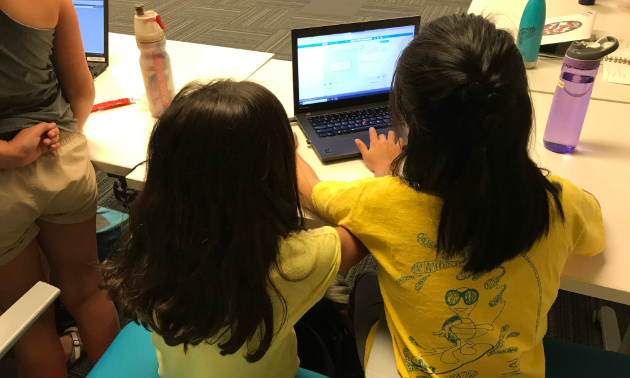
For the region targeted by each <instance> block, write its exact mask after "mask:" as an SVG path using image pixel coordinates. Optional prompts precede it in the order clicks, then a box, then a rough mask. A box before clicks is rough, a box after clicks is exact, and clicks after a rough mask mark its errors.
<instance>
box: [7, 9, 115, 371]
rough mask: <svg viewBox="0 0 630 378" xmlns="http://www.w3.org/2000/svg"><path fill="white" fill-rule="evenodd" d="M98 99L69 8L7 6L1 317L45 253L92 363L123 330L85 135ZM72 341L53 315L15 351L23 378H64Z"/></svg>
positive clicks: (40, 277) (33, 279) (37, 276)
mask: <svg viewBox="0 0 630 378" xmlns="http://www.w3.org/2000/svg"><path fill="white" fill-rule="evenodd" d="M93 101H94V84H93V82H92V78H91V75H90V72H89V70H88V68H87V64H86V61H85V55H84V52H83V45H82V42H81V33H80V30H79V23H78V20H77V15H76V12H75V9H74V5H73V3H72V1H70V0H19V1H18V0H0V311H5V310H7V309H8V308H9V307H10V306H11V305H12V304H13V303H14V302H15V301H17V300H18V299H19V298H20V297H21V296H22V295H23V294H24V293H26V292H27V291H28V290H29V289H30V288H31V287H32V286H33V285H34V284H35V283H37V282H38V281H45V280H46V277H45V274H44V272H43V269H42V262H41V259H40V252H39V251H40V248H41V250H42V251H43V253H44V255H45V256H46V260H47V261H48V264H49V266H50V271H51V276H52V277H53V279H54V282H55V284H56V285H57V286H58V287H59V288H60V290H61V301H62V302H63V304H64V305H65V306H66V307H67V308H68V310H69V311H70V313H71V314H72V316H73V317H74V318H75V319H76V321H77V325H78V328H79V330H80V333H81V339H82V346H83V347H84V348H85V350H86V351H87V353H88V356H89V357H90V359H91V360H92V362H94V363H95V362H96V361H98V359H99V358H100V357H101V355H102V354H103V353H104V352H105V350H106V349H107V347H108V346H109V344H110V343H111V341H112V340H113V339H114V337H115V336H116V334H117V332H118V330H119V324H118V316H117V314H116V310H115V308H114V306H113V303H112V302H111V301H110V300H108V299H107V295H106V293H105V292H104V291H102V290H100V289H99V285H100V284H101V281H102V278H101V273H100V268H99V265H98V259H97V250H96V234H95V230H96V223H95V216H96V197H97V193H96V181H95V175H94V169H93V168H92V165H91V163H90V160H89V159H88V154H87V142H86V139H85V136H84V135H83V134H82V133H81V131H82V130H83V125H84V124H85V121H86V120H87V117H88V115H89V114H90V109H91V106H92V103H93ZM71 336H72V337H74V338H77V337H78V336H77V335H76V334H74V333H73V334H72V335H71ZM71 336H70V335H68V336H65V337H62V339H61V342H60V339H59V337H58V335H57V333H56V330H55V322H54V312H53V309H52V308H49V309H48V310H46V312H45V313H44V314H43V315H42V316H41V317H40V318H39V319H38V320H37V321H36V322H35V323H34V324H33V325H32V326H31V328H30V329H29V330H28V331H27V332H26V333H25V334H24V335H23V336H22V337H21V338H20V340H19V341H18V342H17V343H16V344H15V346H14V351H15V358H16V361H17V364H18V372H19V375H20V377H21V378H24V377H38V378H40V377H54V378H56V377H66V376H67V371H66V359H67V358H66V357H67V355H68V354H70V355H73V356H75V357H76V353H77V352H78V350H76V348H73V347H72V346H71V344H72V339H71ZM62 344H63V345H62ZM64 347H65V353H66V356H64Z"/></svg>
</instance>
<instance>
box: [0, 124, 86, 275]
mask: <svg viewBox="0 0 630 378" xmlns="http://www.w3.org/2000/svg"><path fill="white" fill-rule="evenodd" d="M59 142H60V143H61V148H59V149H58V150H57V151H54V152H48V153H45V154H43V155H42V156H40V157H39V158H38V159H37V160H35V161H34V162H33V163H31V164H29V165H27V166H26V167H22V168H17V169H0V266H1V265H4V264H6V263H8V262H9V261H11V260H12V259H13V258H15V257H16V256H17V255H18V254H20V252H22V251H23V250H24V249H25V248H26V246H28V244H29V243H30V242H31V241H32V240H33V239H34V238H35V237H36V236H37V234H38V232H39V227H38V226H37V224H35V221H36V220H37V219H41V220H43V221H46V222H50V223H55V224H75V223H81V222H84V221H86V220H89V219H90V218H92V217H93V216H95V215H96V199H97V188H96V175H95V173H94V167H92V163H91V162H90V160H89V158H88V149H87V140H86V139H85V135H83V134H80V133H71V132H68V131H64V130H60V133H59Z"/></svg>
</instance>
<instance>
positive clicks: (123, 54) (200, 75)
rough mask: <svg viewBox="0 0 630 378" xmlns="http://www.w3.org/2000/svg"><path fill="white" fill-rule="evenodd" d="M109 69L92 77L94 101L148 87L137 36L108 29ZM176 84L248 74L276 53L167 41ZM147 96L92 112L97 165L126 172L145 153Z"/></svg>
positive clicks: (90, 135) (89, 129) (88, 128)
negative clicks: (128, 103) (142, 69)
mask: <svg viewBox="0 0 630 378" xmlns="http://www.w3.org/2000/svg"><path fill="white" fill-rule="evenodd" d="M109 49H110V50H109V57H110V64H109V67H108V69H107V70H106V71H105V72H104V73H102V74H101V75H100V76H99V77H97V78H96V80H95V81H94V86H95V88H96V99H95V103H100V102H105V101H111V100H116V99H119V98H124V97H139V96H142V95H143V93H144V84H143V81H142V76H141V74H140V66H139V64H138V58H139V56H140V53H139V50H138V47H137V46H136V40H135V38H134V36H130V35H122V34H115V33H110V34H109ZM166 49H167V51H168V53H169V55H170V57H171V63H172V66H173V79H174V81H175V88H176V90H179V89H180V88H181V87H182V86H183V85H184V84H186V83H187V82H189V81H191V80H196V79H200V80H210V79H215V78H233V79H235V80H243V79H246V78H248V77H249V76H250V75H251V74H252V73H254V72H255V71H256V70H257V69H258V68H260V67H261V66H262V65H264V64H265V63H266V62H267V61H269V59H271V57H272V56H273V54H270V53H262V52H256V51H247V50H239V49H231V48H227V47H217V46H208V45H201V44H194V43H186V42H178V41H168V42H167V44H166ZM154 122H155V119H153V118H152V117H151V116H150V114H149V111H148V106H147V104H146V100H145V101H143V102H141V103H139V104H135V105H130V106H125V107H122V108H118V109H112V110H106V111H103V112H98V113H94V114H92V115H91V116H90V118H89V119H88V121H87V123H86V125H85V135H86V136H87V140H88V144H89V148H90V159H91V160H92V163H93V164H94V167H95V169H97V170H100V171H104V172H107V173H112V174H116V175H121V176H125V175H127V174H128V173H129V171H130V169H131V168H132V167H134V166H135V165H136V164H138V163H140V162H142V161H144V160H145V158H146V147H147V143H148V140H149V136H150V134H151V130H152V129H153V123H154Z"/></svg>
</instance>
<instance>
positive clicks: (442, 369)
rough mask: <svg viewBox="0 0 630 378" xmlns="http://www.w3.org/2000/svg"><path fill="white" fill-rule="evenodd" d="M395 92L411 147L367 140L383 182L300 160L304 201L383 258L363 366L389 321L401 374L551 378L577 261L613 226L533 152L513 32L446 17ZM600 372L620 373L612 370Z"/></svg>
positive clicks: (360, 310) (400, 71)
mask: <svg viewBox="0 0 630 378" xmlns="http://www.w3.org/2000/svg"><path fill="white" fill-rule="evenodd" d="M390 97H391V98H390V101H391V105H390V109H391V110H390V111H391V113H392V114H393V118H394V120H395V124H396V125H397V126H398V127H399V128H400V129H406V130H407V132H408V139H407V140H408V144H407V147H406V148H405V149H403V148H402V141H401V140H395V138H394V133H393V132H390V133H389V136H388V137H386V136H384V135H382V136H377V134H376V132H375V131H374V129H372V130H370V133H371V143H370V144H371V145H370V148H369V149H368V147H367V146H365V145H364V144H363V143H362V142H361V141H360V140H357V146H358V148H359V150H360V151H361V153H362V155H363V159H364V160H365V162H366V164H367V165H368V167H369V168H370V169H371V170H372V171H373V172H374V174H375V176H376V177H375V178H373V179H364V180H359V181H355V182H349V183H348V182H319V180H318V179H317V176H316V175H315V173H314V172H313V170H312V169H311V168H310V167H309V166H308V165H307V164H306V162H304V161H303V160H302V159H298V170H299V182H300V191H301V192H302V194H303V202H304V203H305V205H306V206H308V207H311V208H312V209H313V210H315V211H317V212H318V213H319V214H321V215H322V216H324V217H326V218H329V219H332V220H334V221H335V222H336V223H337V224H339V225H341V226H344V227H346V228H347V229H349V230H350V231H351V232H352V233H353V234H354V235H356V237H358V238H359V239H360V240H361V241H362V242H363V244H365V246H366V247H367V248H368V250H369V251H370V252H371V253H372V255H373V256H374V258H375V259H376V261H377V263H378V264H377V266H378V273H377V274H378V276H376V273H366V274H362V275H360V277H359V278H358V279H357V282H356V283H355V287H354V293H353V296H352V298H351V303H350V308H349V314H350V315H351V316H353V317H354V322H355V330H356V337H357V346H358V349H359V354H360V357H361V358H362V359H363V358H364V357H365V356H369V352H370V347H371V344H372V340H373V336H374V329H375V327H374V325H375V324H376V323H377V321H378V319H379V318H380V316H381V313H382V312H384V314H385V319H382V320H383V321H386V322H387V326H388V327H389V331H390V333H391V336H392V339H393V346H394V348H393V349H394V350H393V353H394V354H395V357H396V365H397V369H398V372H399V373H400V375H401V376H402V377H409V378H424V377H433V378H438V377H439V378H442V377H444V378H445V377H451V378H455V377H462V378H463V377H484V378H485V377H507V376H517V377H522V378H525V377H543V376H544V375H545V353H544V351H543V337H544V336H545V333H546V330H547V313H548V312H549V309H550V307H551V305H552V304H553V302H554V300H555V298H556V296H557V293H558V288H559V286H560V274H561V272H562V269H563V266H564V264H565V261H566V259H567V257H568V255H570V254H581V255H588V256H590V255H595V254H597V253H599V252H601V251H602V250H603V248H604V230H603V226H602V214H601V211H600V208H599V205H598V203H597V201H596V199H595V198H594V197H593V196H592V195H590V194H588V193H587V192H585V191H583V190H582V189H580V188H578V187H577V186H575V185H573V184H572V183H571V182H569V181H567V180H565V179H562V178H560V177H557V176H548V175H547V173H546V171H545V170H544V169H542V168H540V167H538V166H537V165H536V164H535V163H534V162H533V161H532V160H531V159H530V157H529V154H528V145H529V142H530V137H531V134H532V130H533V110H532V102H531V99H530V95H529V89H528V84H527V76H526V73H525V67H524V65H523V59H522V56H521V54H520V52H519V50H518V48H517V46H516V44H515V43H514V38H513V36H512V35H510V33H508V32H507V31H504V30H498V29H497V28H496V27H495V25H494V24H492V23H491V22H490V21H488V20H486V19H485V18H483V17H481V16H476V15H452V16H446V17H443V18H440V19H437V20H435V21H433V22H431V23H429V24H427V25H425V26H424V27H423V28H422V29H421V30H420V32H419V34H418V35H417V36H416V37H415V39H414V40H413V41H412V42H411V43H410V44H409V45H408V47H407V48H406V49H405V50H404V51H403V52H402V55H401V56H400V58H399V60H398V64H397V67H396V72H395V75H394V82H393V87H392V91H391V94H390ZM377 277H378V280H377V279H376V278H377ZM379 285H380V293H379ZM380 294H382V298H381V295H380ZM353 302H354V303H353ZM383 309H384V311H383ZM366 344H367V345H366ZM372 358H378V356H373V357H372ZM613 358H616V357H615V356H613ZM608 361H609V362H610V360H608ZM556 362H557V361H556ZM577 365H578V364H576V365H575V366H577ZM601 365H604V364H601ZM566 366H569V365H568V364H567V365H566ZM566 366H565V367H566ZM598 366H599V365H598ZM616 366H619V364H618V363H617V364H616ZM602 369H603V370H598V374H595V375H596V376H609V377H612V376H618V375H614V374H613V373H612V371H611V370H610V369H612V370H614V369H615V364H614V363H609V364H606V366H604V367H602ZM606 369H609V370H608V373H606ZM550 376H552V375H551V374H550Z"/></svg>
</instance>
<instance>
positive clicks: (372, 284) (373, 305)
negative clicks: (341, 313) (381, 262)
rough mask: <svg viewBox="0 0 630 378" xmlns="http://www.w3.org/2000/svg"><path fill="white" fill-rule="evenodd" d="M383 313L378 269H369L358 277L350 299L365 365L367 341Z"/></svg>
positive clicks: (361, 358)
mask: <svg viewBox="0 0 630 378" xmlns="http://www.w3.org/2000/svg"><path fill="white" fill-rule="evenodd" d="M382 313H383V297H382V296H381V290H380V288H379V286H378V276H377V275H376V271H374V270H367V271H365V272H362V273H361V274H359V276H358V277H357V279H356V281H355V283H354V287H353V288H352V292H350V299H349V301H348V316H349V317H350V319H352V321H353V322H354V330H355V338H356V340H357V351H358V353H359V360H360V361H361V366H364V359H365V343H366V341H367V337H368V334H369V333H370V330H371V329H372V326H373V325H374V324H375V323H376V322H377V321H378V320H379V319H380V318H381V314H382Z"/></svg>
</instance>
